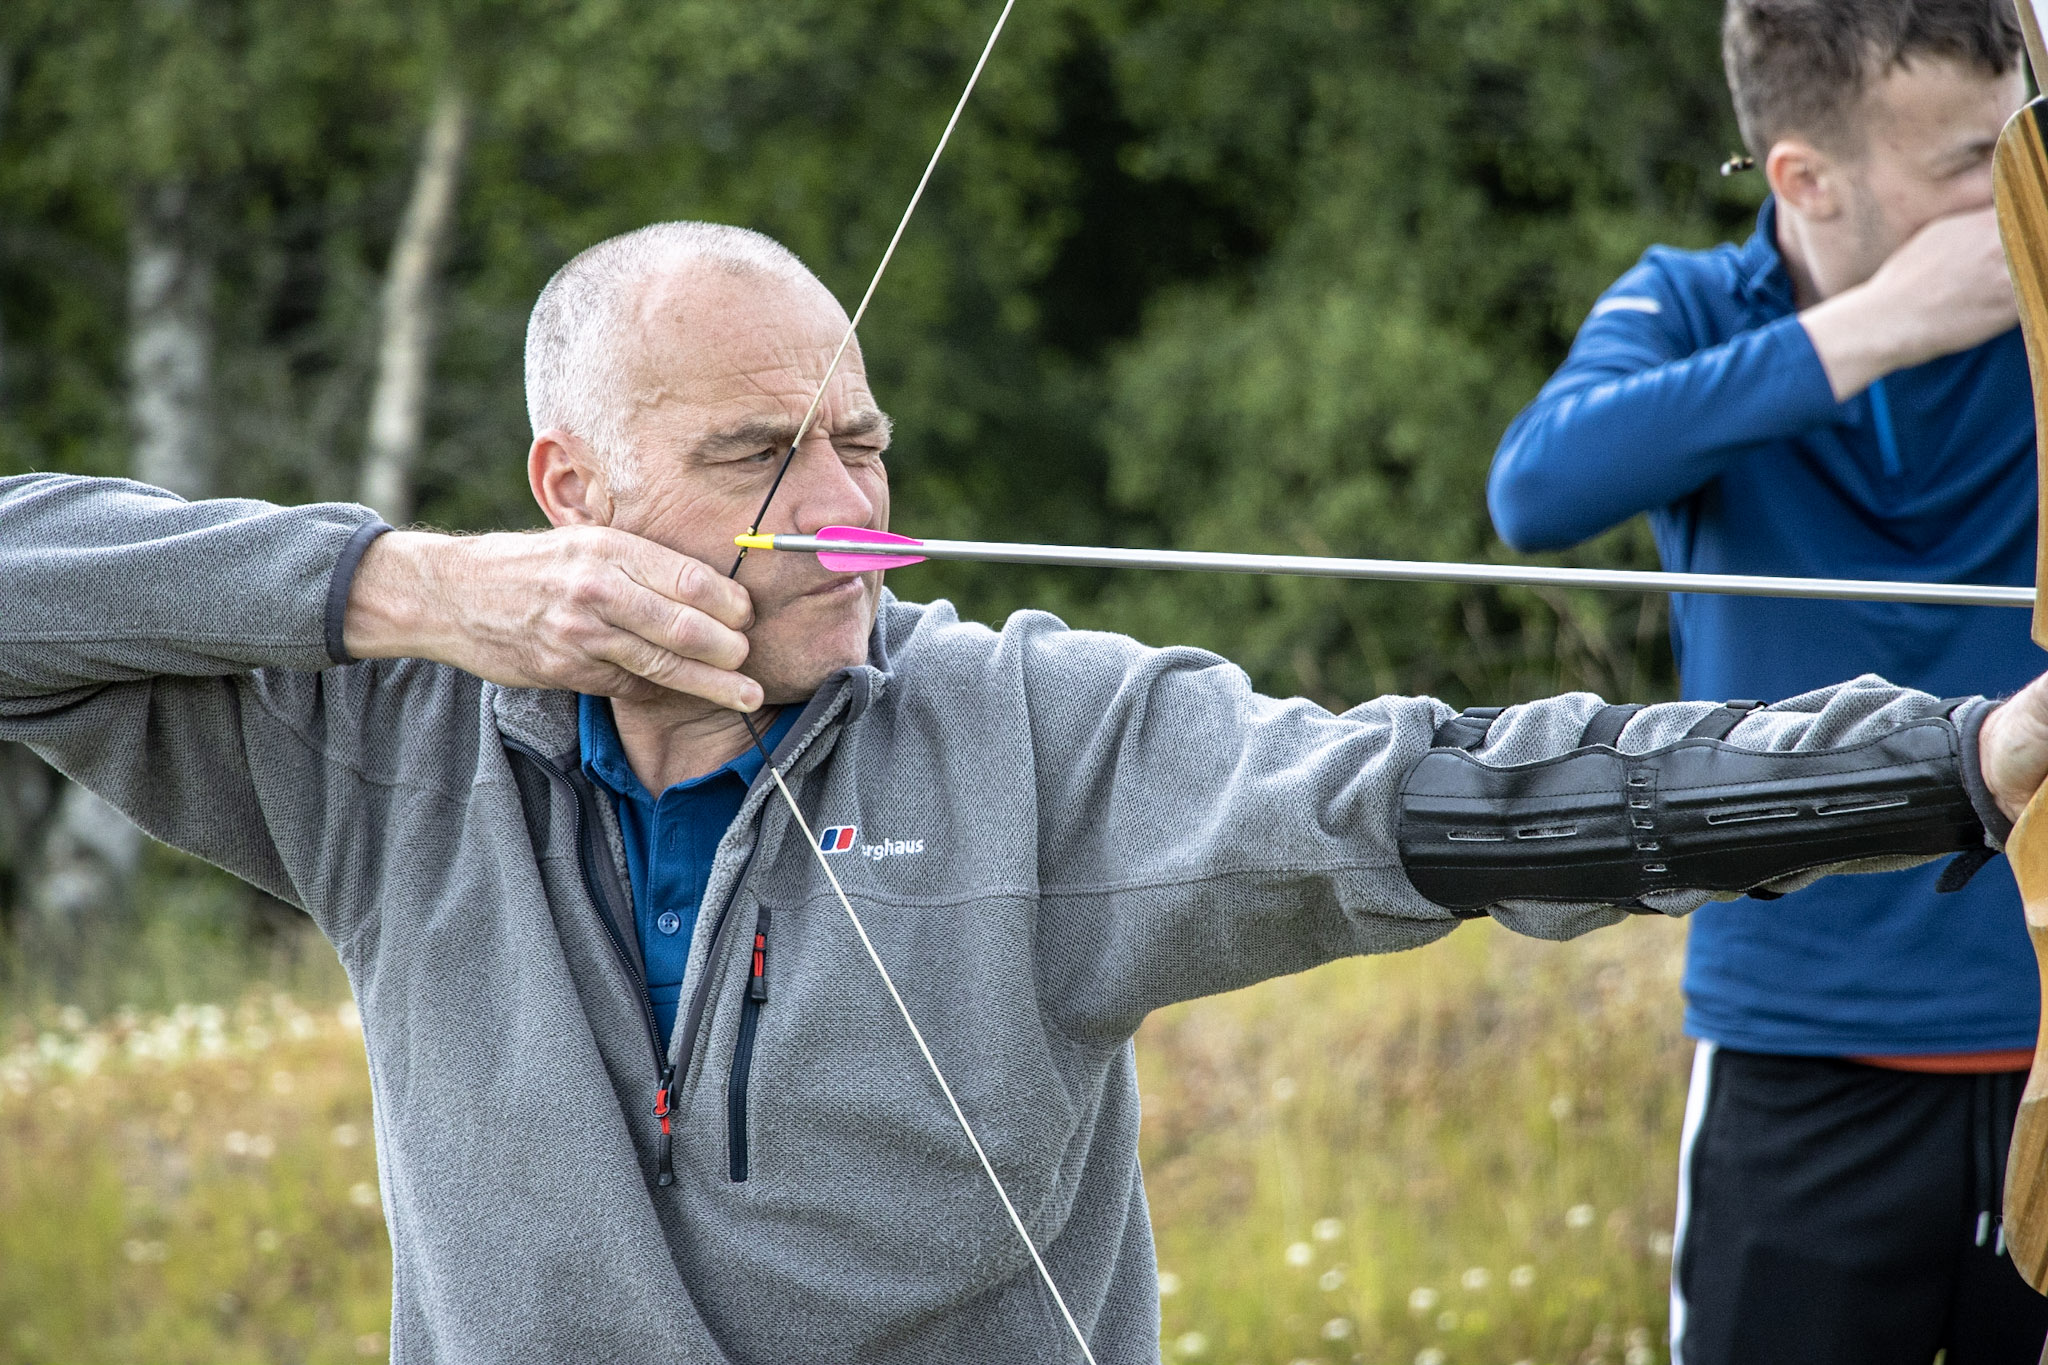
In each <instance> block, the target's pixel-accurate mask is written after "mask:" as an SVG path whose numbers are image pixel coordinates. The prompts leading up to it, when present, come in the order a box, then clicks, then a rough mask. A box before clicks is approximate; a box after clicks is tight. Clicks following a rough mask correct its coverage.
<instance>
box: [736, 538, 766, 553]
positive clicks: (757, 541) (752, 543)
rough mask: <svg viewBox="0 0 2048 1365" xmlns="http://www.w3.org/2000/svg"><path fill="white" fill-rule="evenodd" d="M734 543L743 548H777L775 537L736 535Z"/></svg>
mask: <svg viewBox="0 0 2048 1365" xmlns="http://www.w3.org/2000/svg"><path fill="white" fill-rule="evenodd" d="M732 543H733V544H735V545H737V546H739V547H740V548H741V549H742V550H772V549H774V548H775V537H774V536H734V537H733V538H732Z"/></svg>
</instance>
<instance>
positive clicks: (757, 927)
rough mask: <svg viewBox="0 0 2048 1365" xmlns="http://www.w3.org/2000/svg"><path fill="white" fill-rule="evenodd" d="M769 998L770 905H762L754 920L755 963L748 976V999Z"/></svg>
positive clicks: (757, 1001) (756, 1001) (755, 1000)
mask: <svg viewBox="0 0 2048 1365" xmlns="http://www.w3.org/2000/svg"><path fill="white" fill-rule="evenodd" d="M767 998H768V907H767V906H765V905H764V906H762V907H761V915H760V918H759V919H757V920H755V921H754V965H753V970H752V972H751V974H750V975H749V976H748V978H747V999H749V1000H752V1001H754V1002H755V1003H757V1004H758V1003H759V1002H761V1001H763V1000H766V999H767Z"/></svg>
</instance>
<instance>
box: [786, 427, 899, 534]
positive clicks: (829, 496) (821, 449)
mask: <svg viewBox="0 0 2048 1365" xmlns="http://www.w3.org/2000/svg"><path fill="white" fill-rule="evenodd" d="M786 492H787V494H788V495H789V496H788V501H787V502H786V503H785V506H787V507H788V509H789V512H788V515H789V518H790V522H791V524H792V525H793V526H794V527H795V529H796V530H798V531H800V532H805V533H808V532H814V531H816V530H817V529H818V528H819V527H822V526H866V525H868V524H869V523H871V522H872V521H873V520H874V516H875V500H874V499H873V498H872V497H870V496H869V495H868V493H867V490H866V489H864V488H862V487H861V483H860V480H859V479H857V478H856V477H855V476H854V471H853V470H852V469H851V468H849V467H848V466H847V464H846V462H845V461H844V460H842V459H840V458H839V452H838V451H837V450H836V449H834V448H833V445H832V441H831V439H830V438H829V437H827V436H825V435H824V434H823V433H813V434H811V435H809V436H806V437H805V438H804V440H803V444H802V445H801V446H799V447H798V448H797V452H796V459H795V460H793V461H792V462H791V463H790V467H789V478H788V480H787V486H786ZM763 529H766V528H763Z"/></svg>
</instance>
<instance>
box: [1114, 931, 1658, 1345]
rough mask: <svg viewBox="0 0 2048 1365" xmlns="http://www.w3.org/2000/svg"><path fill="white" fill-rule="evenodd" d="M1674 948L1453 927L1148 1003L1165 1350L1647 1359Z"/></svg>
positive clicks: (1150, 1159) (1148, 1116) (1151, 1177)
mask: <svg viewBox="0 0 2048 1365" xmlns="http://www.w3.org/2000/svg"><path fill="white" fill-rule="evenodd" d="M1683 942H1684V938H1683V929H1682V927H1681V926H1678V925H1674V924H1671V923H1668V922H1656V921H1653V922H1649V923H1636V924H1630V925H1626V926H1623V927H1622V928H1621V929H1619V930H1616V931H1612V932H1609V933H1605V934H1600V935H1595V936H1593V937H1591V938H1587V939H1582V940H1579V941H1578V942H1576V943H1573V944H1569V945H1560V944H1542V943H1535V942H1531V941H1529V940H1527V939H1518V938H1516V937H1515V936H1513V935H1511V934H1509V933H1507V932H1506V931H1504V930H1500V929H1497V928H1495V927H1493V926H1492V925H1490V924H1487V925H1480V926H1474V927H1470V928H1466V929H1463V930H1461V931H1459V932H1458V933H1456V934H1453V935H1452V936H1451V938H1450V939H1449V940H1448V941H1446V942H1444V943H1441V944H1438V945H1435V946H1432V947H1430V948H1427V949H1424V950H1422V951H1420V952H1415V953H1409V954H1403V955H1400V956H1397V957H1386V958H1369V959H1362V960H1357V961H1350V962H1344V963H1339V964H1336V965H1334V966H1331V967H1326V968H1324V969H1322V970H1321V971H1317V972H1312V973H1308V974H1306V975H1303V976H1299V977H1294V978H1290V979H1287V980H1283V981H1275V982H1269V983H1267V984H1266V985H1263V986H1260V987H1258V988H1256V989H1253V990H1249V991H1243V992H1239V993H1237V994H1235V995H1231V996H1225V997H1220V998H1217V999H1212V1000H1205V1001H1199V1002H1196V1003H1194V1004H1191V1005H1185V1006H1180V1007H1178V1008H1175V1009H1172V1010H1168V1011H1165V1012H1163V1013H1161V1014H1160V1015H1158V1016H1157V1017H1155V1018H1153V1019H1152V1020H1151V1021H1150V1022H1148V1023H1147V1025H1146V1027H1145V1031H1144V1032H1143V1033H1142V1034H1141V1035H1140V1041H1139V1054H1138V1056H1139V1068H1140V1072H1141V1078H1142V1082H1143V1089H1144V1095H1145V1105H1146V1110H1145V1147H1144V1155H1145V1171H1146V1179H1147V1187H1148V1189H1149V1191H1150V1194H1151V1198H1152V1201H1153V1206H1154V1211H1155V1216H1156V1223H1157V1237H1158V1242H1159V1264H1160V1269H1161V1272H1162V1273H1161V1291H1162V1295H1163V1298H1162V1305H1161V1306H1162V1309H1163V1317H1164V1339H1165V1352H1166V1356H1167V1358H1168V1359H1169V1360H1190V1361H1212V1360H1213V1361H1218V1362H1240V1361H1241V1362H1274V1363H1275V1365H1287V1362H1298V1361H1324V1362H1331V1363H1332V1365H1335V1362H1343V1361H1369V1362H1383V1361H1385V1362H1404V1363H1405V1362H1409V1361H1414V1362H1418V1365H1458V1363H1460V1362H1498V1365H1508V1363H1509V1362H1514V1361H1541V1362H1583V1363H1584V1365H1591V1362H1596V1361H1612V1362H1615V1365H1649V1362H1653V1361H1661V1360H1663V1359H1664V1357H1665V1351H1664V1345H1663V1343H1664V1333H1665V1316H1666V1297H1667V1293H1668V1282H1669V1276H1670V1266H1671V1262H1670V1252H1671V1242H1670V1228H1671V1217H1672V1202H1673V1196H1674V1192H1675V1182H1676V1157H1677V1153H1676V1148H1677V1134H1678V1126H1679V1121H1680V1118H1681V1116H1682V1114H1683V1110H1684V1099H1685V1094H1684V1088H1685V1077H1686V1072H1687V1066H1688V1058H1689V1049H1688V1046H1687V1044H1686V1043H1685V1041H1684V1039H1683V1038H1682V1037H1681V1036H1680V1033H1679V1028H1678V1006H1677V989H1676V986H1677V976H1678V970H1679V966H1680V962H1681V959H1682V952H1683Z"/></svg>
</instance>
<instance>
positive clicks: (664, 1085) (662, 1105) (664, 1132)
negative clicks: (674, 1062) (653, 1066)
mask: <svg viewBox="0 0 2048 1365" xmlns="http://www.w3.org/2000/svg"><path fill="white" fill-rule="evenodd" d="M675 1078H676V1069H675V1068H674V1067H672V1066H665V1067H663V1068H662V1069H661V1081H660V1083H659V1084H658V1085H657V1086H656V1088H655V1091H654V1117H656V1118H658V1119H660V1120H661V1143H660V1146H659V1163H658V1164H659V1166H660V1169H659V1171H658V1172H657V1173H656V1176H655V1182H654V1183H655V1184H657V1185H673V1184H675V1183H676V1173H675V1164H674V1161H673V1156H672V1151H673V1149H672V1146H671V1139H670V1137H669V1123H668V1121H669V1103H668V1092H669V1087H670V1086H671V1085H673V1084H674V1083H675Z"/></svg>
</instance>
